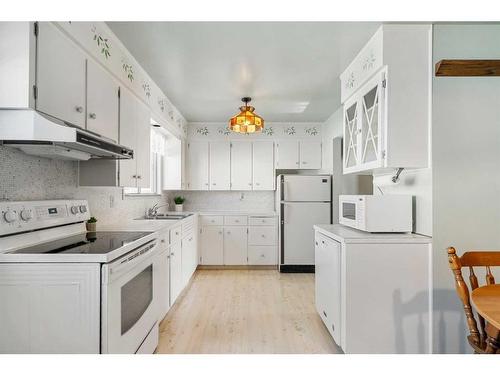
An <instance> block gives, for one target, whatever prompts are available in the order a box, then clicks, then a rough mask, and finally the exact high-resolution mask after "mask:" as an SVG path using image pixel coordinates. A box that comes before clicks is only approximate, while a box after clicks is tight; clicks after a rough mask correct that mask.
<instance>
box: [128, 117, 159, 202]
mask: <svg viewBox="0 0 500 375" xmlns="http://www.w3.org/2000/svg"><path fill="white" fill-rule="evenodd" d="M166 140H167V138H166V136H165V134H164V133H163V132H162V131H161V130H160V128H156V127H152V128H151V158H150V184H149V186H150V187H149V188H123V193H124V194H126V195H137V194H143V195H156V194H158V195H160V194H161V191H162V181H163V171H164V163H165V151H166Z"/></svg>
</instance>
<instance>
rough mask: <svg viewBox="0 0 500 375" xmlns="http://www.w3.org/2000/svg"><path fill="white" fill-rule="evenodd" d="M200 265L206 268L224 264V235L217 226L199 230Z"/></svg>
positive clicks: (220, 227)
mask: <svg viewBox="0 0 500 375" xmlns="http://www.w3.org/2000/svg"><path fill="white" fill-rule="evenodd" d="M200 243H201V259H200V263H201V264H203V265H207V266H216V265H221V264H224V234H223V227H222V226H219V225H214V226H205V227H203V228H202V230H201V236H200Z"/></svg>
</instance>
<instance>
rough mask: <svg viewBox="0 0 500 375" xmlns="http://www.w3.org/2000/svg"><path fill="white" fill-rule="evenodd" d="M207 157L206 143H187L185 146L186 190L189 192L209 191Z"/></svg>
mask: <svg viewBox="0 0 500 375" xmlns="http://www.w3.org/2000/svg"><path fill="white" fill-rule="evenodd" d="M208 155H209V154H208V142H205V141H200V142H189V143H188V144H187V162H188V184H187V185H188V186H187V188H188V189H189V190H209V180H208V171H209V166H208V164H209V161H208V160H209V157H208Z"/></svg>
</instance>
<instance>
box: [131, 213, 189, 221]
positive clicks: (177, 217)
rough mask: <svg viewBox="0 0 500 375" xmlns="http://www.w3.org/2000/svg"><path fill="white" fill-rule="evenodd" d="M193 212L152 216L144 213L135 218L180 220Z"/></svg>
mask: <svg viewBox="0 0 500 375" xmlns="http://www.w3.org/2000/svg"><path fill="white" fill-rule="evenodd" d="M191 215H193V214H188V213H185V214H180V213H179V214H169V213H167V214H157V215H153V216H148V215H144V216H143V217H140V218H138V219H136V220H182V219H185V218H186V217H189V216H191Z"/></svg>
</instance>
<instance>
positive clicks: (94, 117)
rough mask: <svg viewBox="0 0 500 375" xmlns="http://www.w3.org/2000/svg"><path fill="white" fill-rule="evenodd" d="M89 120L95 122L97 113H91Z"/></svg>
mask: <svg viewBox="0 0 500 375" xmlns="http://www.w3.org/2000/svg"><path fill="white" fill-rule="evenodd" d="M89 118H91V119H92V120H95V119H96V118H97V116H96V114H95V113H93V112H92V113H89Z"/></svg>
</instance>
